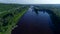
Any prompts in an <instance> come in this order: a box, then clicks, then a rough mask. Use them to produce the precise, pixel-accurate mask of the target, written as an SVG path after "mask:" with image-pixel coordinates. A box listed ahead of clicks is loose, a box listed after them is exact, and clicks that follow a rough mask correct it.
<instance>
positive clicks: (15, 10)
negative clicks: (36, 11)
mask: <svg viewBox="0 0 60 34" xmlns="http://www.w3.org/2000/svg"><path fill="white" fill-rule="evenodd" d="M27 9H28V6H21V5H15V4H0V34H11V30H12V28H14V27H15V26H16V23H17V22H18V20H19V18H21V16H22V15H23V14H24V13H25V12H26V10H27Z"/></svg>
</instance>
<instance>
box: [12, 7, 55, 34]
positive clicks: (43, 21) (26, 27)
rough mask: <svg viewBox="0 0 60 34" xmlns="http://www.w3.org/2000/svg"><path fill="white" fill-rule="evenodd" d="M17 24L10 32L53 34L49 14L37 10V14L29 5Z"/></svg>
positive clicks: (14, 33) (15, 33) (16, 33)
mask: <svg viewBox="0 0 60 34" xmlns="http://www.w3.org/2000/svg"><path fill="white" fill-rule="evenodd" d="M17 25H18V27H16V28H15V29H13V31H12V34H54V33H53V27H54V25H53V24H52V20H51V18H50V15H49V14H48V13H47V12H44V11H38V14H37V13H36V12H35V11H33V8H31V7H30V8H29V9H28V10H27V12H26V13H25V14H24V15H23V17H22V18H21V19H20V20H19V22H18V24H17Z"/></svg>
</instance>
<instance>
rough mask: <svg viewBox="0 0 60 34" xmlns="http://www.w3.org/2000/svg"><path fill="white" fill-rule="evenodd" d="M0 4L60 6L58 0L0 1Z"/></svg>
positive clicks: (59, 0)
mask: <svg viewBox="0 0 60 34" xmlns="http://www.w3.org/2000/svg"><path fill="white" fill-rule="evenodd" d="M0 3H18V4H60V0H0Z"/></svg>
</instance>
